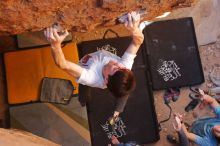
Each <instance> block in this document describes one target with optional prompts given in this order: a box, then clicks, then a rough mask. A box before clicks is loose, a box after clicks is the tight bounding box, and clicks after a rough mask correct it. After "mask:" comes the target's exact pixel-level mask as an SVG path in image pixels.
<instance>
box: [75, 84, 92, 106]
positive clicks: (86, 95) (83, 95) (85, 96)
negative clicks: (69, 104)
mask: <svg viewBox="0 0 220 146" xmlns="http://www.w3.org/2000/svg"><path fill="white" fill-rule="evenodd" d="M90 97H91V87H89V86H86V85H82V84H79V98H78V100H79V102H80V104H81V105H82V106H85V105H86V103H87V102H88V100H89V99H90Z"/></svg>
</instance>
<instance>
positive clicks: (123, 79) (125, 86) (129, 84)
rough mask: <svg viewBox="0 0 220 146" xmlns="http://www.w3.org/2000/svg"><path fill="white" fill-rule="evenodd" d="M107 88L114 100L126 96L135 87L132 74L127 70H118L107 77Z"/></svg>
mask: <svg viewBox="0 0 220 146" xmlns="http://www.w3.org/2000/svg"><path fill="white" fill-rule="evenodd" d="M107 87H108V89H109V90H110V92H111V93H112V94H113V95H114V96H115V97H116V98H120V97H123V96H126V95H128V94H129V93H130V92H131V91H133V90H134V89H135V87H136V80H135V77H134V74H133V73H132V71H130V70H128V69H119V70H118V71H116V72H115V73H114V74H113V75H112V76H109V78H108V84H107Z"/></svg>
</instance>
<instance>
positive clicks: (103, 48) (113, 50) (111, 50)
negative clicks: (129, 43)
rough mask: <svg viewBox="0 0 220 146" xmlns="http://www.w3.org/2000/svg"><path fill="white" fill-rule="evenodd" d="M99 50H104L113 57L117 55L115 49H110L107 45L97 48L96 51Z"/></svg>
mask: <svg viewBox="0 0 220 146" xmlns="http://www.w3.org/2000/svg"><path fill="white" fill-rule="evenodd" d="M99 50H105V51H109V52H111V53H113V54H115V55H117V49H116V48H115V47H112V46H111V45H109V44H107V45H104V46H102V47H97V51H99Z"/></svg>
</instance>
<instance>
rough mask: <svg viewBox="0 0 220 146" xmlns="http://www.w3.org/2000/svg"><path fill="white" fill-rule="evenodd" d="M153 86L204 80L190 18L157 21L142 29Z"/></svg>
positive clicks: (157, 87) (168, 85) (197, 82)
mask: <svg viewBox="0 0 220 146" xmlns="http://www.w3.org/2000/svg"><path fill="white" fill-rule="evenodd" d="M144 35H145V41H144V43H145V51H146V52H147V53H146V54H147V62H148V64H149V66H150V69H149V72H150V74H151V79H152V83H153V88H154V89H166V88H171V87H182V86H192V85H196V84H201V83H203V82H204V75H203V70H202V66H201V61H200V56H199V51H198V45H197V40H196V35H195V30H194V25H193V19H192V18H181V19H174V20H166V21H158V22H154V23H152V24H151V25H149V26H147V27H146V28H145V29H144Z"/></svg>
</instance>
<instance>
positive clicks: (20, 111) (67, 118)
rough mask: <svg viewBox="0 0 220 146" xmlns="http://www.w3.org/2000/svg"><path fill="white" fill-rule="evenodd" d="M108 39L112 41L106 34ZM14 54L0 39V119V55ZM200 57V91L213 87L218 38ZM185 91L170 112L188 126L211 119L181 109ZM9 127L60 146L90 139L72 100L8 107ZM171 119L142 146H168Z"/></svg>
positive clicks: (161, 114) (0, 94)
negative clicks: (202, 78)
mask: <svg viewBox="0 0 220 146" xmlns="http://www.w3.org/2000/svg"><path fill="white" fill-rule="evenodd" d="M111 29H113V30H114V31H116V32H118V34H119V35H120V36H126V35H128V32H127V31H126V30H125V29H124V27H122V26H115V27H112V28H111ZM105 30H106V29H97V30H95V31H93V32H89V33H73V36H74V37H73V40H75V41H77V42H81V41H86V40H93V39H101V38H102V37H103V34H104V32H105ZM108 37H114V35H113V34H109V35H108ZM12 50H16V43H15V40H14V37H11V36H1V37H0V107H1V108H0V119H2V118H4V114H3V113H4V111H5V109H7V107H8V105H6V104H5V101H6V99H7V95H6V79H5V74H4V63H3V53H4V52H7V51H12ZM199 51H200V56H201V60H202V65H203V70H204V75H205V83H204V84H202V85H200V87H201V88H203V89H207V88H208V87H210V86H212V85H213V84H212V83H211V82H210V80H209V78H208V75H209V73H210V72H211V71H212V69H213V68H214V67H219V66H220V63H219V57H220V38H219V39H218V42H216V43H214V44H209V45H206V46H201V47H199ZM189 92H190V91H189V88H188V87H184V88H181V94H180V97H179V99H178V100H177V101H176V102H174V103H171V104H170V105H171V107H172V109H173V113H174V112H178V113H182V114H185V118H184V119H185V121H186V122H187V123H188V124H191V123H192V122H193V121H194V120H196V119H197V118H199V117H201V116H204V115H211V110H210V109H209V108H206V109H203V110H199V109H198V108H195V109H194V110H193V111H191V112H189V113H186V112H185V111H184V108H185V107H186V105H187V104H188V103H189V102H190V101H191V99H190V98H189V97H188V94H189ZM163 94H164V91H155V92H154V99H155V107H156V112H157V118H158V121H162V120H164V119H166V118H167V117H168V116H169V115H168V113H169V109H168V108H167V107H166V105H165V104H164V101H163ZM10 114H11V118H10V119H11V127H12V128H17V129H23V130H27V131H29V132H32V133H34V134H36V135H38V136H41V137H44V138H47V139H49V140H51V141H53V142H55V143H58V144H62V145H64V146H70V145H76V146H82V145H83V146H89V145H90V138H89V131H88V122H87V116H86V110H85V108H82V107H81V106H80V105H79V104H78V102H77V98H74V99H73V100H72V101H71V103H70V104H69V105H68V106H60V105H59V106H57V105H52V104H44V103H35V104H27V105H22V106H11V107H10ZM172 122H173V117H171V119H170V120H169V121H168V122H165V123H163V124H161V126H162V131H161V132H160V140H159V141H158V142H156V143H153V144H147V145H146V146H148V145H149V146H161V145H166V146H169V145H172V144H170V143H168V142H167V140H166V135H167V134H176V133H175V131H174V129H173V127H172Z"/></svg>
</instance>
